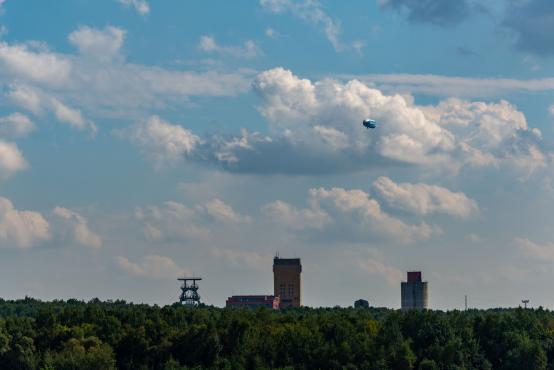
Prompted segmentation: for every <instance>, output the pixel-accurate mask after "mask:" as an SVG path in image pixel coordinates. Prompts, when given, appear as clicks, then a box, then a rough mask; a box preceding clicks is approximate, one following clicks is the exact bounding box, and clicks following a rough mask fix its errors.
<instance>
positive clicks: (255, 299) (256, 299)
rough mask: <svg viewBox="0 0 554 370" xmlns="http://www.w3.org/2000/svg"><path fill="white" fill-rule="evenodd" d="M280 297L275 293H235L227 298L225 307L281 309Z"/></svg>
mask: <svg viewBox="0 0 554 370" xmlns="http://www.w3.org/2000/svg"><path fill="white" fill-rule="evenodd" d="M279 303H280V300H279V297H275V296H273V295H234V296H232V297H229V298H227V302H226V303H225V307H235V308H257V307H267V308H271V309H273V310H278V309H279Z"/></svg>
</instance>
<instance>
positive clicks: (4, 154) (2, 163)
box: [0, 139, 29, 179]
mask: <svg viewBox="0 0 554 370" xmlns="http://www.w3.org/2000/svg"><path fill="white" fill-rule="evenodd" d="M27 167H29V165H28V164H27V161H26V160H25V158H23V154H21V152H20V151H19V149H18V148H17V145H16V144H15V143H10V142H7V141H3V140H1V139H0V179H6V178H8V177H10V176H11V175H13V174H14V173H16V172H19V171H22V170H24V169H26V168H27Z"/></svg>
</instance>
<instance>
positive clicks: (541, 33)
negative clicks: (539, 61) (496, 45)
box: [503, 0, 554, 56]
mask: <svg viewBox="0 0 554 370" xmlns="http://www.w3.org/2000/svg"><path fill="white" fill-rule="evenodd" d="M552 17H554V3H552V1H550V0H528V1H509V2H508V6H507V11H506V16H505V19H504V21H503V25H504V26H505V27H507V28H508V29H510V30H511V31H513V33H514V35H515V40H516V47H517V48H518V49H520V50H522V51H526V52H530V53H533V54H537V55H541V56H548V55H552V54H553V53H554V24H553V23H552Z"/></svg>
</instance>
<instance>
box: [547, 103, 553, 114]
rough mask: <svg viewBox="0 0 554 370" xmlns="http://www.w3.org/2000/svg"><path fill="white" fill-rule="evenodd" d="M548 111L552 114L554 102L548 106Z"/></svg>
mask: <svg viewBox="0 0 554 370" xmlns="http://www.w3.org/2000/svg"><path fill="white" fill-rule="evenodd" d="M548 113H550V115H551V116H554V104H552V105H550V106H549V107H548Z"/></svg>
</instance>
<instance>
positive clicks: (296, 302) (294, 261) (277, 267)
mask: <svg viewBox="0 0 554 370" xmlns="http://www.w3.org/2000/svg"><path fill="white" fill-rule="evenodd" d="M301 274H302V265H301V263H300V258H279V256H275V258H274V259H273V294H274V295H275V296H276V297H279V298H280V300H281V302H280V308H287V307H300V306H302V278H301Z"/></svg>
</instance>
